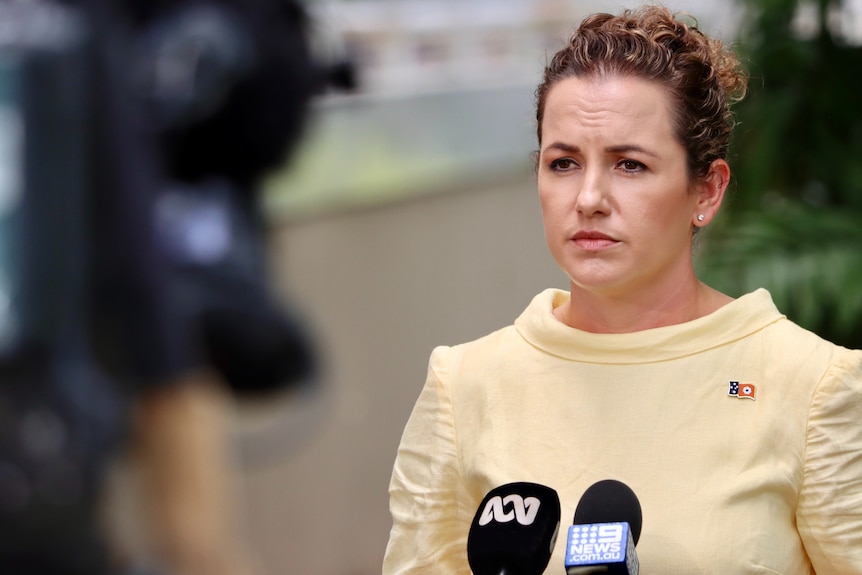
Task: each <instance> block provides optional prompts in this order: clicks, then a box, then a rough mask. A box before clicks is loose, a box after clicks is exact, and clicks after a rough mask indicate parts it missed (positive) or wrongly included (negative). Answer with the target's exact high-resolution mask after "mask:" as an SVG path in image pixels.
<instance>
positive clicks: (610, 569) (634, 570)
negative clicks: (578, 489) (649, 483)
mask: <svg viewBox="0 0 862 575" xmlns="http://www.w3.org/2000/svg"><path fill="white" fill-rule="evenodd" d="M573 523H574V524H573V525H572V526H571V527H569V537H568V540H567V541H566V573H567V575H587V574H590V573H607V574H608V575H637V574H638V568H639V564H638V558H637V554H635V545H636V544H637V542H638V539H639V538H640V535H641V526H642V523H643V516H642V515H641V505H640V502H639V501H638V498H637V495H635V493H634V491H632V490H631V488H630V487H629V486H628V485H626V484H625V483H622V482H620V481H616V480H614V479H605V480H603V481H599V482H597V483H594V484H593V485H591V486H590V487H589V489H587V490H586V491H585V492H584V494H583V496H581V500H580V501H579V502H578V507H577V509H576V510H575V519H574V522H573Z"/></svg>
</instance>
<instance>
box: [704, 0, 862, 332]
mask: <svg viewBox="0 0 862 575" xmlns="http://www.w3.org/2000/svg"><path fill="white" fill-rule="evenodd" d="M747 4H748V7H749V9H750V11H751V15H752V16H751V19H750V21H751V22H752V26H751V28H750V29H748V30H746V31H745V34H744V35H743V36H742V38H741V47H740V52H741V54H742V56H743V58H744V60H745V62H746V65H747V67H748V68H749V71H750V74H751V81H750V84H749V95H748V97H747V98H746V100H744V101H743V102H742V103H740V104H739V105H738V107H737V119H738V121H739V125H738V127H737V129H736V134H735V139H734V141H733V147H732V154H731V164H732V166H733V173H734V180H735V186H736V188H735V193H734V194H733V196H732V197H731V198H729V201H727V202H726V204H725V208H724V210H725V212H726V213H725V214H724V215H723V217H722V219H721V221H720V222H719V223H718V224H717V225H716V226H715V229H714V230H710V233H709V234H708V235H707V236H706V237H705V238H704V239H703V240H704V241H703V248H704V249H703V253H702V254H701V258H700V260H699V268H700V271H701V275H702V277H703V278H704V279H705V280H706V281H707V282H708V283H711V285H714V286H715V287H717V288H718V289H722V290H724V291H726V292H728V293H731V294H732V295H738V294H740V293H743V292H746V291H751V289H754V288H756V287H766V288H768V289H769V290H770V291H771V292H772V294H773V297H774V298H775V300H776V304H777V305H778V306H779V308H780V309H782V311H784V312H785V313H787V315H788V316H789V317H791V318H792V319H794V320H795V321H797V322H798V323H800V324H802V325H803V326H805V327H807V328H809V329H811V330H812V331H815V332H817V333H819V334H821V335H823V336H824V337H826V338H828V339H831V340H833V341H836V342H838V343H842V344H844V345H848V346H852V347H862V289H860V286H862V74H860V72H862V48H860V47H857V46H851V45H848V44H847V43H846V42H845V41H843V40H842V39H841V38H839V37H837V36H836V35H835V34H833V32H832V31H831V30H830V29H829V27H828V26H827V25H826V24H825V23H826V22H827V19H826V18H825V17H824V15H825V14H826V13H827V11H828V9H829V6H830V4H836V3H835V2H831V3H830V2H829V1H828V0H819V2H818V3H817V12H818V13H819V14H820V16H821V18H820V25H819V27H818V28H817V29H816V31H815V34H814V35H813V36H812V37H809V38H799V37H798V36H797V35H796V34H795V33H794V31H793V27H792V22H793V15H794V13H795V12H796V10H797V5H798V4H800V2H799V0H748V1H747Z"/></svg>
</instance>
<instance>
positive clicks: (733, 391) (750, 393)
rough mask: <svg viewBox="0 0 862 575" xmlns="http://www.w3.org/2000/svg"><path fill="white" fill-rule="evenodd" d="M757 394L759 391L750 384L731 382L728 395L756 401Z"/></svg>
mask: <svg viewBox="0 0 862 575" xmlns="http://www.w3.org/2000/svg"><path fill="white" fill-rule="evenodd" d="M756 394H757V389H756V388H755V387H754V385H752V384H750V383H739V382H738V381H731V382H729V386H728V388H727V395H728V396H730V397H736V398H738V399H754V398H755V395H756Z"/></svg>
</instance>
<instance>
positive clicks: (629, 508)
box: [573, 479, 643, 544]
mask: <svg viewBox="0 0 862 575" xmlns="http://www.w3.org/2000/svg"><path fill="white" fill-rule="evenodd" d="M617 522H626V523H628V524H629V526H630V527H631V533H632V539H633V540H634V542H635V544H637V542H638V539H639V538H640V535H641V526H642V525H643V516H642V515H641V504H640V501H638V498H637V495H635V492H634V491H632V489H631V488H630V487H629V486H628V485H626V484H625V483H623V482H621V481H617V480H615V479H604V480H602V481H598V482H596V483H594V484H592V485H591V486H590V487H589V488H588V489H587V490H586V491H585V492H584V494H583V496H582V497H581V500H580V501H579V502H578V507H577V509H575V519H574V522H573V523H574V524H575V525H585V524H591V523H617Z"/></svg>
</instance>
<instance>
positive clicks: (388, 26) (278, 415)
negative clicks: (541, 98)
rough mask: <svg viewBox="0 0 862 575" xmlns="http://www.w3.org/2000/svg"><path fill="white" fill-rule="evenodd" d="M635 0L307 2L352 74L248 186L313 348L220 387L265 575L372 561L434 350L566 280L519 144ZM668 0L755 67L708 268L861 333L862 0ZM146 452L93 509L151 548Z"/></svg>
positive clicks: (830, 330)
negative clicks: (578, 27) (584, 42)
mask: <svg viewBox="0 0 862 575" xmlns="http://www.w3.org/2000/svg"><path fill="white" fill-rule="evenodd" d="M637 4H638V3H637V2H626V1H615V2H609V1H608V2H606V1H598V0H593V1H586V0H584V1H576V0H532V1H530V0H505V1H500V0H497V1H490V0H457V1H456V0H373V1H372V0H341V1H336V0H329V1H321V0H317V1H315V0H309V1H308V2H306V3H305V5H306V6H307V8H308V12H309V15H310V27H311V30H312V34H311V41H312V45H313V50H314V53H315V54H317V55H318V57H319V58H320V59H322V60H326V61H332V62H335V61H339V62H340V61H344V62H349V63H350V64H351V66H352V67H353V72H354V74H355V86H354V87H353V88H352V89H351V90H346V91H327V92H325V93H321V94H319V95H317V96H316V97H315V98H314V99H313V101H312V103H311V106H310V109H309V111H308V116H309V117H308V125H307V127H306V130H305V132H304V136H303V138H302V140H301V141H300V143H299V144H298V146H297V148H296V150H295V152H292V153H291V154H290V155H286V157H285V158H284V161H283V162H281V163H279V165H277V166H276V167H275V168H274V169H272V170H271V171H269V172H268V174H267V176H266V178H265V179H264V180H263V181H262V183H261V188H262V192H261V196H260V204H261V207H262V213H263V215H264V220H263V228H264V230H265V237H266V258H267V264H268V266H269V269H270V270H271V272H272V273H271V274H270V275H268V276H267V277H266V281H268V282H269V283H270V284H271V286H272V289H273V290H274V292H275V293H276V294H277V297H278V298H279V300H280V301H281V302H283V304H284V305H285V306H286V307H290V308H292V309H298V310H300V311H301V313H302V315H303V317H304V318H305V319H306V320H307V324H306V328H307V331H308V334H309V337H310V338H311V341H313V342H314V346H315V348H316V350H317V354H318V355H319V357H320V360H321V361H320V363H321V366H320V370H319V372H318V373H317V374H316V376H315V378H314V381H313V382H312V383H311V384H310V385H307V386H302V387H300V388H299V389H297V388H296V387H295V386H291V387H289V388H288V389H284V390H278V389H276V390H275V391H269V392H267V393H265V394H251V395H249V394H242V395H228V396H227V400H226V401H227V405H228V412H229V428H230V429H229V431H230V435H229V437H230V439H229V441H230V444H229V446H230V449H231V452H232V453H233V454H235V459H234V460H233V461H234V466H233V474H234V475H235V477H234V479H235V480H236V487H235V491H234V492H233V495H232V497H233V498H234V503H235V504H236V506H237V507H238V521H239V522H240V524H241V525H240V529H239V532H238V533H239V534H238V535H237V537H238V538H240V539H241V540H242V543H243V544H244V546H245V547H246V548H247V549H249V552H250V554H251V555H252V556H253V558H254V561H255V562H256V564H257V565H258V567H259V569H260V571H261V572H262V573H272V574H288V573H291V574H292V573H297V574H302V575H370V574H374V573H379V572H380V566H381V563H382V558H383V553H384V550H385V546H386V542H387V538H388V532H389V527H390V517H389V512H388V494H387V487H388V482H389V474H390V471H391V466H392V463H393V461H394V457H395V452H396V448H397V446H398V442H399V439H400V435H401V431H402V428H403V426H404V424H405V423H406V421H407V418H408V416H409V414H410V410H411V408H412V405H413V402H414V401H415V399H416V397H417V396H418V394H419V391H420V389H421V386H422V384H423V383H424V378H425V368H426V364H427V359H428V356H429V354H430V352H431V349H432V348H433V347H434V346H435V345H438V344H455V343H459V342H463V341H467V340H470V339H473V338H476V337H479V336H481V335H484V334H485V333H488V332H489V331H491V330H494V329H497V328H499V327H502V326H504V325H506V324H509V323H511V322H512V320H513V319H514V318H515V317H516V316H517V315H518V314H519V313H520V312H521V311H522V310H523V308H524V307H525V306H526V305H527V304H528V303H529V301H530V299H531V298H532V297H533V296H534V295H535V294H536V293H538V292H539V291H541V290H542V289H544V288H547V287H560V288H565V287H566V286H567V280H566V278H565V277H564V276H563V274H562V273H561V272H559V271H558V270H557V268H556V266H555V264H554V262H553V261H552V259H551V258H550V256H549V255H548V254H547V250H546V248H545V244H544V237H543V232H542V226H541V218H540V213H539V206H538V201H537V197H536V193H535V183H534V176H533V167H532V162H531V157H530V154H531V152H532V151H533V150H534V149H535V147H536V142H535V126H534V120H533V117H534V110H533V90H534V89H535V86H536V84H537V83H538V81H539V78H540V75H541V72H542V69H543V65H544V63H545V61H546V59H547V58H549V57H550V55H551V54H553V52H554V51H555V50H556V49H557V48H558V47H560V46H561V45H562V43H563V41H564V39H565V37H566V36H567V34H568V33H569V32H570V31H571V30H572V28H573V26H574V25H575V24H576V23H577V22H578V21H579V20H580V19H581V18H583V17H584V16H585V15H587V14H588V13H591V12H595V11H610V12H617V11H618V10H620V9H621V8H623V7H634V6H636V5H637ZM665 4H666V5H667V6H668V7H669V8H671V9H673V10H679V11H685V12H688V13H690V14H692V15H693V16H695V17H696V18H697V20H698V22H699V24H700V26H701V27H702V28H703V29H704V30H705V31H707V32H709V33H711V34H714V35H717V36H719V37H721V38H722V39H724V40H726V41H727V42H730V43H732V44H733V45H735V47H736V48H737V49H738V50H739V52H740V53H741V54H742V56H743V58H744V61H745V62H746V66H747V67H748V68H749V70H750V74H751V82H750V88H749V95H748V97H747V99H746V100H745V101H744V102H743V103H742V104H740V105H739V106H738V108H737V111H738V119H739V122H740V125H739V127H738V128H737V132H736V138H735V140H734V143H733V151H732V157H731V166H732V168H733V171H734V177H735V181H734V183H733V184H732V194H731V197H730V198H729V201H728V202H727V203H726V204H725V206H724V209H723V214H722V215H721V216H720V218H719V219H718V221H717V222H716V224H715V225H714V226H711V228H710V229H709V230H708V231H707V233H705V234H704V235H702V236H701V239H700V245H699V246H698V252H697V265H698V267H699V270H700V273H701V274H702V276H703V277H704V278H705V279H706V280H707V281H708V282H710V283H712V284H713V285H715V286H716V287H718V288H719V289H722V290H724V291H726V292H728V293H730V294H731V295H739V294H741V293H744V292H747V291H750V290H752V289H754V288H756V287H761V286H763V287H768V288H769V289H770V290H771V291H772V293H773V295H774V296H775V299H776V303H777V304H778V306H779V308H780V309H782V310H783V311H785V312H786V313H787V314H788V315H790V316H791V317H792V318H793V319H795V320H797V321H799V322H800V323H802V324H803V325H805V326H806V327H808V328H810V329H812V330H814V331H816V332H818V333H820V334H821V335H823V336H824V337H827V338H829V339H832V340H834V341H836V342H839V343H843V344H845V345H848V346H854V347H860V346H862V319H860V318H862V289H860V287H859V286H860V285H862V249H860V248H862V226H860V222H862V219H860V215H862V162H860V161H859V158H860V157H862V109H860V102H862V74H860V72H862V47H860V45H862V1H860V0H843V1H828V0H815V1H807V2H806V1H800V0H738V1H737V2H727V1H725V0H710V1H705V0H697V1H695V0H692V1H689V2H685V1H681V0H680V1H668V2H665ZM0 32H2V22H0ZM2 120H3V116H2V115H0V136H2V134H3V133H4V132H3V130H4V129H5V130H7V131H8V130H9V129H10V128H9V127H8V126H6V127H5V128H4V127H3V126H2ZM2 145H3V139H2V137H0V149H2ZM2 175H3V174H2V172H0V180H2ZM0 188H2V185H0ZM137 465H138V464H137V463H136V462H135V461H134V460H132V459H131V458H126V457H120V458H119V459H118V461H117V463H116V465H114V467H113V469H112V471H111V478H110V482H109V490H108V495H107V498H106V505H105V511H104V512H105V517H106V521H107V524H108V525H109V528H110V531H111V533H112V537H113V543H114V544H115V545H116V546H118V547H119V548H121V549H123V550H124V553H128V554H129V555H132V556H142V557H145V556H147V555H148V554H150V553H152V547H151V545H152V543H151V538H152V537H151V535H149V534H148V532H147V526H146V525H145V524H144V522H142V520H141V517H142V516H143V515H145V513H144V509H143V508H144V507H146V505H147V503H146V501H145V500H144V499H142V498H141V495H140V491H141V488H140V485H139V483H140V477H139V476H140V470H139V468H138V467H137Z"/></svg>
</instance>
